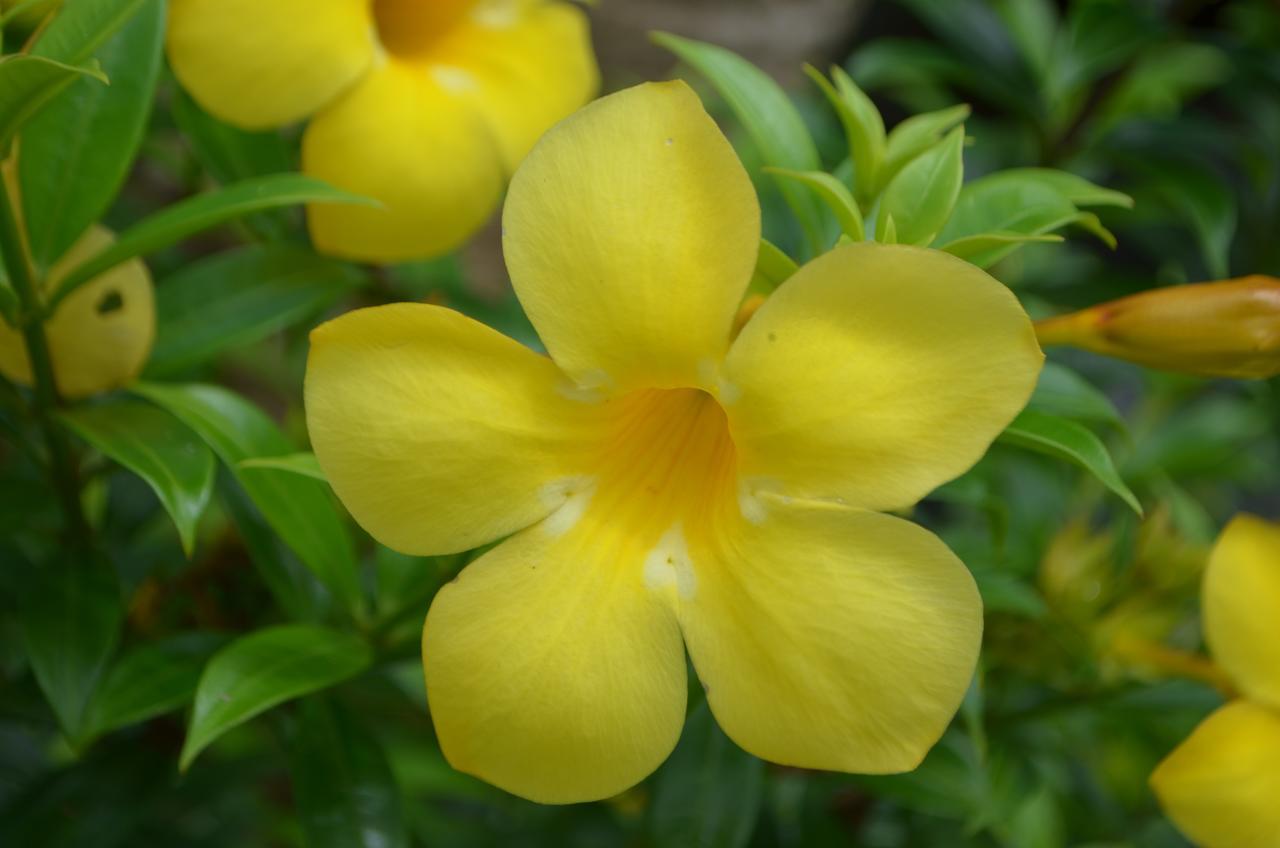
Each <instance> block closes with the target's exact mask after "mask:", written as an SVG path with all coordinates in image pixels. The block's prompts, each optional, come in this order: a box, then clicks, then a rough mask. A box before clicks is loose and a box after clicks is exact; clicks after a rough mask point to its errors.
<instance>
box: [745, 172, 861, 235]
mask: <svg viewBox="0 0 1280 848" xmlns="http://www.w3.org/2000/svg"><path fill="white" fill-rule="evenodd" d="M765 170H766V171H767V172H769V173H770V174H776V175H777V176H779V177H782V178H783V179H784V180H794V181H795V182H797V183H800V184H801V185H803V186H805V187H806V188H808V189H809V190H810V191H812V192H813V193H814V195H816V196H817V197H818V199H819V200H821V201H822V202H823V203H824V204H826V206H827V208H828V209H830V210H831V214H832V215H834V216H835V219H836V223H838V224H839V225H840V231H841V232H842V233H844V234H845V235H847V236H848V237H849V238H851V239H853V240H854V241H862V240H863V239H864V238H866V233H865V232H864V231H863V224H862V212H861V210H859V209H858V201H856V200H854V199H853V195H852V194H850V193H849V189H847V188H845V186H844V183H842V182H840V181H839V180H838V179H836V178H835V177H833V176H831V174H828V173H826V172H825V171H788V170H787V169H786V168H766V169H765Z"/></svg>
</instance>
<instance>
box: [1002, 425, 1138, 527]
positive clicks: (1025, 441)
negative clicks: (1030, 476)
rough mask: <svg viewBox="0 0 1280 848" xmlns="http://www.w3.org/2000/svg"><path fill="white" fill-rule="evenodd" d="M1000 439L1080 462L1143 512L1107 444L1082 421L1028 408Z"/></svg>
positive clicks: (1101, 481)
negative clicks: (1117, 467)
mask: <svg viewBox="0 0 1280 848" xmlns="http://www.w3.org/2000/svg"><path fill="white" fill-rule="evenodd" d="M999 440H1000V441H1001V442H1004V443H1005V444H1010V445H1015V446H1017V447H1022V448H1026V449H1028V450H1033V451H1037V452H1038V453H1043V454H1046V455H1048V456H1052V457H1056V458H1058V459H1065V460H1067V461H1068V462H1072V463H1074V464H1076V465H1078V466H1080V467H1081V468H1083V469H1084V470H1086V471H1088V472H1089V473H1090V474H1092V475H1093V476H1094V477H1096V478H1097V479H1098V481H1099V482H1100V483H1102V485H1104V486H1106V487H1107V488H1108V489H1110V490H1111V491H1112V492H1113V493H1115V494H1116V495H1117V496H1119V497H1120V499H1121V500H1123V501H1124V502H1125V503H1126V504H1128V505H1129V506H1130V507H1131V508H1132V509H1133V511H1134V512H1136V513H1137V514H1138V515H1142V505H1141V504H1140V503H1138V498H1137V496H1135V495H1134V494H1133V492H1132V491H1130V489H1129V487H1128V486H1127V485H1126V484H1125V482H1124V480H1122V479H1121V478H1120V473H1119V472H1118V471H1116V466H1115V463H1114V462H1113V461H1112V459H1111V454H1110V453H1109V452H1108V451H1107V447H1106V445H1104V444H1103V443H1102V440H1101V439H1099V438H1098V437H1097V436H1095V435H1094V434H1093V432H1092V431H1090V430H1089V429H1088V428H1086V427H1084V426H1083V425H1081V424H1078V423H1077V422H1075V421H1071V420H1069V419H1066V418H1061V417H1059V416H1057V415H1050V414H1048V413H1046V412H1040V411H1039V410H1035V409H1026V410H1023V411H1022V412H1021V413H1020V414H1019V415H1018V417H1017V418H1015V419H1014V420H1013V423H1012V424H1010V425H1009V426H1008V427H1007V428H1006V429H1005V431H1004V432H1003V433H1001V434H1000V439H999Z"/></svg>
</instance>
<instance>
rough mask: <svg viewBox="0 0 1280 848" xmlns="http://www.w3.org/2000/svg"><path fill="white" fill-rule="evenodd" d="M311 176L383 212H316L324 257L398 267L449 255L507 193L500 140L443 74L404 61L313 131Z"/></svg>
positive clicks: (347, 208)
mask: <svg viewBox="0 0 1280 848" xmlns="http://www.w3.org/2000/svg"><path fill="white" fill-rule="evenodd" d="M302 161H303V170H304V171H306V173H308V174H310V175H312V176H315V177H319V178H320V179H322V180H325V181H327V182H329V183H331V184H332V185H335V186H337V187H339V188H343V189H346V190H348V191H351V192H354V193H356V194H361V195H365V196H367V197H371V198H373V199H374V200H377V201H379V202H380V203H381V204H382V206H381V207H370V206H353V205H348V204H335V203H329V204H317V205H313V206H311V207H309V209H308V211H307V219H308V222H309V224H310V228H311V237H312V239H313V240H314V242H315V244H316V247H317V248H318V249H319V250H321V251H322V252H325V253H328V254H331V255H334V256H340V257H343V258H347V259H357V260H362V261H370V262H398V261H403V260H409V259H422V258H426V257H430V256H438V255H440V254H443V253H446V252H448V251H450V250H452V249H453V248H455V247H457V246H458V245H459V244H461V243H462V241H464V240H465V239H466V238H467V237H468V236H470V235H471V234H472V233H474V232H475V231H476V230H477V229H479V228H480V226H481V225H482V224H484V222H485V220H486V219H487V218H488V217H489V214H490V213H491V212H492V211H493V210H494V208H495V207H496V206H497V203H498V195H499V192H501V190H502V179H503V171H502V162H501V158H500V155H499V152H498V149H497V144H496V142H495V141H494V140H493V138H492V137H491V135H490V134H489V130H488V128H487V127H486V126H485V124H484V121H483V120H482V119H481V118H480V117H479V115H478V114H477V113H476V112H475V111H474V110H473V109H472V108H471V107H470V106H468V105H467V104H466V103H464V102H462V101H460V100H458V99H456V98H455V97H453V96H452V95H451V94H450V93H449V92H448V91H447V90H446V89H445V88H444V87H443V86H442V85H441V83H440V81H439V79H438V78H437V76H436V75H434V74H433V73H431V72H429V71H426V70H423V69H421V68H419V67H417V66H415V65H412V64H408V63H405V62H401V61H398V60H395V59H391V60H388V61H387V62H386V63H385V64H383V65H382V66H381V67H379V68H377V69H375V70H373V71H371V72H370V73H368V74H366V75H365V78H364V79H363V80H362V81H361V82H360V83H359V84H358V85H357V86H356V87H355V88H353V89H352V90H351V91H350V92H348V93H347V94H346V95H344V96H343V97H342V98H340V99H339V100H338V101H337V102H335V103H334V104H333V105H331V106H329V107H328V108H326V109H324V110H323V111H322V112H321V113H320V114H319V115H317V116H316V117H315V118H314V119H313V120H312V121H311V123H310V124H309V125H308V126H307V130H306V133H305V135H304V136H303V139H302Z"/></svg>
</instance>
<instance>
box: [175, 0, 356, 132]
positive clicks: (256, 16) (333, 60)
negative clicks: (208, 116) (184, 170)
mask: <svg viewBox="0 0 1280 848" xmlns="http://www.w3.org/2000/svg"><path fill="white" fill-rule="evenodd" d="M370 5H371V4H370V3H369V0H325V2H323V3H317V2H315V0H271V2H266V3H264V2H262V0H170V2H169V32H168V47H169V64H170V65H172V66H173V72H174V73H175V74H176V75H177V77H178V80H179V81H180V82H181V83H182V85H183V87H184V88H185V89H187V91H189V92H191V96H192V97H194V98H195V99H196V100H197V101H198V102H199V103H200V105H202V106H203V107H204V108H206V109H208V110H209V111H210V112H212V113H213V114H214V115H216V116H218V117H219V118H221V119H222V120H224V121H228V122H230V123H233V124H237V125H239V126H241V127H245V128H249V129H262V128H266V127H274V126H282V125H284V124H290V123H293V122H294V121H297V120H300V119H302V118H305V117H306V116H307V115H310V114H311V113H312V112H314V111H315V110H316V109H319V108H320V107H321V106H323V105H324V104H325V103H327V102H329V101H330V100H331V99H333V98H334V97H335V96H337V95H338V94H340V93H341V92H342V91H343V90H344V89H345V88H347V87H348V86H350V85H351V84H352V83H353V82H355V81H356V80H357V79H359V77H360V75H361V74H362V73H364V71H365V69H367V68H368V67H369V63H370V62H371V61H372V59H373V54H374V39H373V29H372V28H373V19H372V17H371V15H370Z"/></svg>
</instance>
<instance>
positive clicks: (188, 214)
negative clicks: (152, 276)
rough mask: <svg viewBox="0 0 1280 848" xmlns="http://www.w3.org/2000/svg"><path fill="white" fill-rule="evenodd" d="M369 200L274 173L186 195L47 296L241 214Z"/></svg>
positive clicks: (60, 294)
mask: <svg viewBox="0 0 1280 848" xmlns="http://www.w3.org/2000/svg"><path fill="white" fill-rule="evenodd" d="M371 202H372V201H368V200H366V199H364V198H361V197H357V196H356V195H353V194H350V193H348V192H345V191H340V190H338V189H336V188H333V187H332V186H330V185H329V184H328V183H325V182H322V181H321V180H317V179H314V178H312V177H307V176H303V175H302V174H276V175H274V176H270V177H261V178H257V179H252V180H245V181H243V182H240V183H236V184H235V185H233V186H228V187H226V188H223V189H218V190H216V191H211V192H207V193H205V194H201V195H197V196H195V197H189V198H187V199H186V200H183V201H181V202H179V203H175V204H174V205H173V206H170V207H168V208H167V209H163V210H161V211H160V212H157V213H155V214H154V215H152V216H151V217H149V218H146V219H144V220H143V221H142V222H141V223H139V224H135V225H134V226H132V227H130V228H129V229H127V230H125V231H124V232H123V233H121V234H120V238H119V239H118V240H117V241H116V242H115V244H113V245H111V246H110V247H108V248H106V249H105V250H103V251H101V252H100V253H98V254H96V255H94V256H92V257H90V258H89V259H87V260H86V261H84V262H83V263H81V264H80V265H77V266H76V267H75V268H73V269H72V270H71V271H70V272H68V274H67V276H66V277H65V278H63V280H62V283H61V285H59V287H58V291H57V293H56V294H55V295H54V297H53V298H52V299H51V305H50V308H52V307H53V306H56V304H57V303H58V302H59V301H61V300H62V298H64V297H66V296H67V295H68V294H70V293H71V292H73V291H75V290H76V289H77V288H79V287H80V286H82V285H84V284H85V283H87V282H89V281H90V280H92V279H93V278H94V277H97V276H99V275H100V274H102V273H103V272H105V271H109V270H111V269H112V268H114V267H115V266H117V265H119V264H120V263H122V262H125V261H128V260H129V259H133V258H134V257H135V256H144V255H146V254H148V253H153V252H155V251H157V250H160V249H161V248H164V247H168V246H169V245H171V244H174V243H175V242H179V241H181V240H182V239H184V238H187V237H188V236H191V235H194V234H195V233H198V232H200V231H201V230H207V229H209V228H210V227H214V226H217V225H218V224H223V223H226V222H227V221H232V220H235V219H236V218H241V217H243V216H245V215H248V214H249V213H251V212H259V211H262V210H263V209H274V208H277V207H280V206H293V205H295V204H300V203H360V204H369V203H371Z"/></svg>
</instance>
